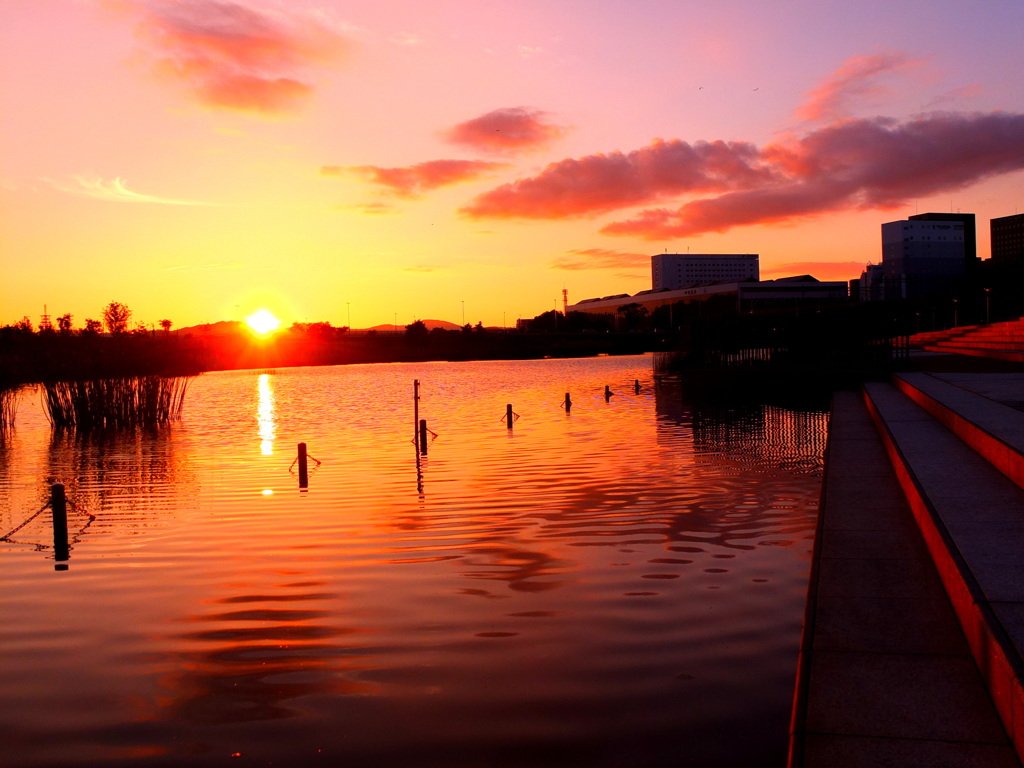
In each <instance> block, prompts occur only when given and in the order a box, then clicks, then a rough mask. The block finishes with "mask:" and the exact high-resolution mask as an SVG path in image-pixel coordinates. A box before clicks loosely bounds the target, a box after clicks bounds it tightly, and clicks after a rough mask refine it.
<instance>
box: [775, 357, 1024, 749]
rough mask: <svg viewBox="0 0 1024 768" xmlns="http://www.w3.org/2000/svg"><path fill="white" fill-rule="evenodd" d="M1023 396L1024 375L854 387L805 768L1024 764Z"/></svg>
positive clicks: (834, 463) (803, 672)
mask: <svg viewBox="0 0 1024 768" xmlns="http://www.w3.org/2000/svg"><path fill="white" fill-rule="evenodd" d="M1022 401H1024V376H1021V375H1019V374H981V375H979V374H964V373H948V374H927V373H913V374H903V375H902V376H900V377H896V378H895V379H894V383H893V384H875V383H872V384H868V385H866V386H865V389H864V392H863V393H852V392H843V393H837V395H836V397H835V401H834V408H833V413H832V423H831V426H830V435H829V447H828V454H827V459H826V474H825V479H824V483H823V489H822V506H821V513H820V517H819V523H818V534H817V536H816V540H815V550H814V562H813V567H812V573H811V582H810V589H809V594H808V603H807V613H806V618H805V622H804V632H803V638H802V643H801V652H800V663H799V669H798V675H797V686H796V694H795V697H794V711H793V724H792V725H793V727H792V738H791V745H790V759H789V763H790V766H791V767H792V768H797V767H798V766H806V767H807V768H817V767H818V766H828V767H829V768H845V767H846V766H886V765H893V766H991V767H992V768H1002V767H1003V766H1018V765H1020V762H1019V760H1018V754H1020V753H1021V746H1022V744H1024V694H1022V687H1021V680H1022V679H1024V674H1022V669H1024V665H1022V664H1021V661H1020V659H1021V654H1020V650H1019V649H1020V648H1024V569H1022V568H1021V566H1022V565H1024V491H1022V490H1021V488H1020V487H1019V486H1018V485H1017V484H1016V483H1015V482H1014V481H1013V479H1011V478H1015V479H1016V480H1017V481H1018V482H1019V481H1021V480H1024V459H1021V456H1022V455H1024V412H1021V411H1019V410H1017V408H1019V407H1020V406H1021V402H1022ZM1015 744H1016V749H1015V748H1014V745H1015Z"/></svg>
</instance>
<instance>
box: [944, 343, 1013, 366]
mask: <svg viewBox="0 0 1024 768" xmlns="http://www.w3.org/2000/svg"><path fill="white" fill-rule="evenodd" d="M1021 346H1024V344H1022V345H1021ZM924 348H925V349H926V350H927V351H928V352H948V353H953V354H957V355H966V356H967V357H984V358H987V359H989V360H1006V361H1008V362H1011V363H1024V350H1021V351H1010V350H1005V349H982V348H979V347H964V346H953V345H948V344H941V345H939V344H926V345H925V347H924Z"/></svg>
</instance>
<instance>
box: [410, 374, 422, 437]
mask: <svg viewBox="0 0 1024 768" xmlns="http://www.w3.org/2000/svg"><path fill="white" fill-rule="evenodd" d="M419 426H420V380H419V379H413V380H412V440H413V442H416V430H418V429H419Z"/></svg>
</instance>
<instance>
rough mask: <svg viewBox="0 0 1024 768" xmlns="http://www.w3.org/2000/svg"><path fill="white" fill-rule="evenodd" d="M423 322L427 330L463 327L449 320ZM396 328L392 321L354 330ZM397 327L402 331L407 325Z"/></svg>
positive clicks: (448, 329)
mask: <svg viewBox="0 0 1024 768" xmlns="http://www.w3.org/2000/svg"><path fill="white" fill-rule="evenodd" d="M423 324H424V325H425V326H427V330H428V331H432V330H434V329H435V328H443V329H444V330H446V331H457V330H459V329H460V328H462V326H461V325H459V324H458V323H449V322H448V321H447V320H424V321H423ZM406 325H408V323H406ZM395 328H396V326H394V325H392V324H391V323H384V324H383V325H374V326H372V327H370V328H355V329H353V330H357V331H359V330H363V331H393V330H395ZM397 329H398V330H400V331H404V330H405V325H401V324H399V325H398V326H397Z"/></svg>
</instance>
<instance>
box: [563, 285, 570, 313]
mask: <svg viewBox="0 0 1024 768" xmlns="http://www.w3.org/2000/svg"><path fill="white" fill-rule="evenodd" d="M562 314H563V315H567V314H569V291H568V289H566V288H563V289H562Z"/></svg>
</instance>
